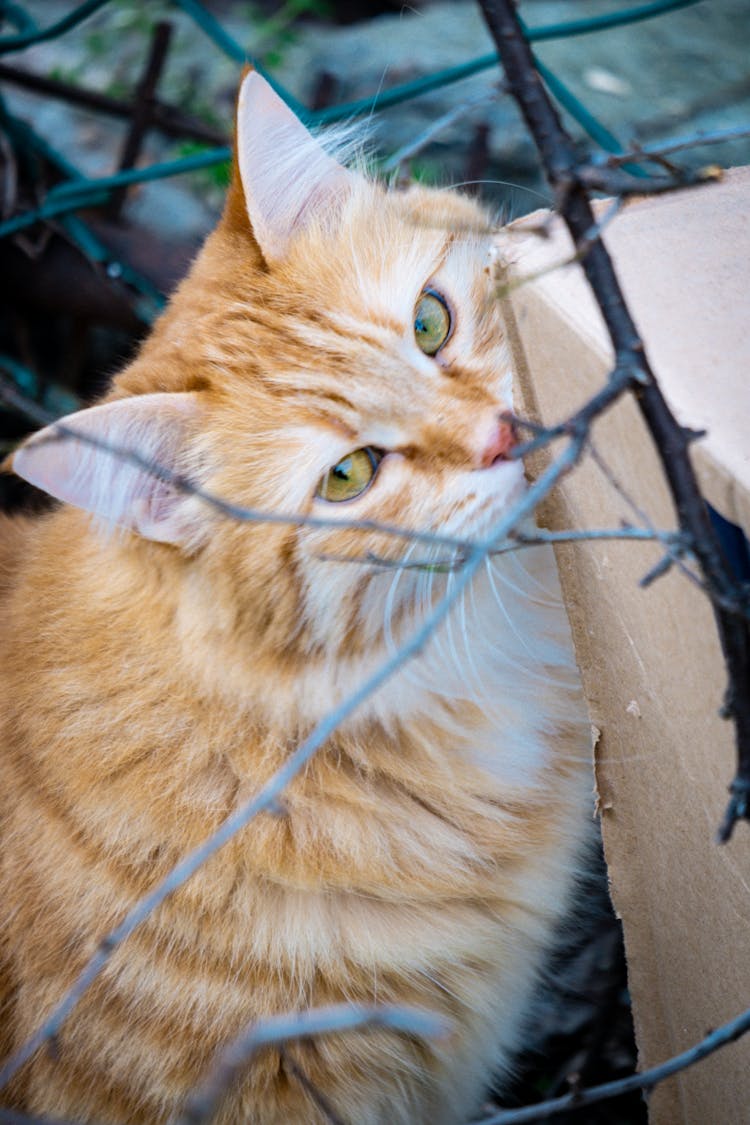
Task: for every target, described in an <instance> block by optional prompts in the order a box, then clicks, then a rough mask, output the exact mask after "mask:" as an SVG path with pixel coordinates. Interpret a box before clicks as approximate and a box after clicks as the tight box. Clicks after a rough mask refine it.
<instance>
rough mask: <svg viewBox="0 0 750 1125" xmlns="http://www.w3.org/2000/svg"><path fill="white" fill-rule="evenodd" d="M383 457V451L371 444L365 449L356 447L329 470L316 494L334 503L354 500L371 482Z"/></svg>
mask: <svg viewBox="0 0 750 1125" xmlns="http://www.w3.org/2000/svg"><path fill="white" fill-rule="evenodd" d="M382 459H383V455H382V453H380V452H378V450H376V449H372V448H371V447H370V446H369V445H368V446H366V447H365V448H364V449H355V450H354V452H353V453H348V454H347V455H346V457H343V458H342V459H341V461H339V463H338V465H334V466H333V468H332V469H329V470H328V472H327V473H326V475H325V476H324V477H323V479H322V480H321V482H320V484H319V485H318V489H317V492H316V496H320V498H321V499H322V500H328V501H329V502H330V503H333V504H337V503H338V502H339V501H340V500H354V498H355V497H356V496H360V495H361V494H362V493H363V492H364V491H365V489H366V488H367V486H368V485H369V484H370V483H371V481H372V478H373V477H374V476H375V473H376V472H377V469H378V465H379V464H380V462H381V461H382Z"/></svg>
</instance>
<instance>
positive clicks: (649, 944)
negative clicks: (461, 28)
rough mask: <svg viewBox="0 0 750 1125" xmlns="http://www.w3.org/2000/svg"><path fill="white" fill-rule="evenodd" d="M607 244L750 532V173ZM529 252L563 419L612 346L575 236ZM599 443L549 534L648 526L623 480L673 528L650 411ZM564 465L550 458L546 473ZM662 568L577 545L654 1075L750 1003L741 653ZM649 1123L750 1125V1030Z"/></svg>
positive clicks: (621, 552)
mask: <svg viewBox="0 0 750 1125" xmlns="http://www.w3.org/2000/svg"><path fill="white" fill-rule="evenodd" d="M603 210H604V212H605V213H606V210H607V207H606V205H605V206H604V208H603ZM600 213H601V212H600ZM535 218H536V220H537V221H538V220H539V216H538V215H537V216H536V217H535ZM606 241H607V244H608V245H609V246H610V248H611V250H612V251H613V256H614V259H615V264H616V268H617V270H618V273H619V274H620V276H621V278H622V281H623V286H624V289H625V292H626V295H627V298H628V301H629V303H630V305H631V309H632V311H633V313H634V315H635V319H636V322H637V324H638V326H639V328H640V330H641V333H642V336H643V339H644V341H645V343H646V347H647V350H648V353H649V355H650V357H651V359H652V362H653V365H654V368H655V370H656V374H657V376H658V378H659V379H660V381H661V383H662V386H663V389H664V391H665V393H666V395H667V397H668V399H669V400H670V403H671V404H672V406H673V409H674V410H675V412H676V413H677V415H678V417H679V419H680V420H681V421H682V422H683V423H685V424H687V425H690V426H693V427H696V428H706V429H708V431H709V432H708V436H707V437H706V438H705V439H704V440H703V441H701V442H700V443H699V444H698V445H697V446H696V447H695V463H696V467H697V469H698V472H699V476H700V479H701V483H702V485H703V487H704V488H705V490H706V493H707V495H708V497H709V499H710V500H711V502H712V503H713V504H714V505H715V506H716V507H717V508H718V509H719V510H720V511H721V512H722V513H723V514H724V515H725V516H726V517H727V518H729V519H731V520H733V521H734V522H737V523H740V524H741V525H742V526H744V528H745V530H746V531H747V532H750V440H748V439H749V438H750V433H749V431H750V381H749V380H748V375H749V374H750V313H749V312H748V301H747V285H748V280H749V279H750V170H739V171H736V172H733V173H732V174H731V175H729V176H728V177H727V179H726V181H724V182H722V183H720V184H716V185H709V186H706V187H702V188H698V189H695V190H691V191H689V192H679V193H675V194H674V195H670V196H662V197H658V198H656V197H652V198H649V199H645V200H643V201H642V202H637V203H634V204H632V205H631V206H630V207H628V208H627V209H626V210H625V211H624V213H622V214H620V215H618V216H617V217H616V218H615V219H614V221H613V222H612V224H611V226H610V227H609V228H608V230H607V236H606ZM513 247H514V248H512V250H511V253H512V254H513V256H514V257H515V259H516V261H515V265H514V274H515V276H516V278H519V277H529V276H530V275H532V276H534V275H536V278H535V280H533V281H530V282H527V283H526V284H523V285H520V286H518V287H517V288H515V289H514V290H513V292H512V294H511V296H510V299H509V300H508V301H507V302H506V305H507V306H508V308H507V313H508V326H509V335H510V337H511V344H512V347H513V351H514V354H515V358H516V364H517V368H518V373H519V381H520V384H521V392H522V397H523V409H524V410H525V411H526V412H527V413H530V414H531V415H532V416H536V417H537V418H539V419H541V420H542V421H543V422H545V423H548V424H549V423H552V422H556V421H560V420H561V419H563V418H565V417H566V416H567V415H569V414H570V413H572V412H573V411H574V410H575V409H576V408H577V407H578V406H580V405H581V404H582V403H583V402H584V401H586V399H587V398H589V397H590V396H591V395H592V394H593V393H594V392H595V391H596V390H597V389H598V388H599V387H600V386H601V385H602V384H603V382H604V381H605V379H606V377H607V374H608V372H609V370H610V366H611V349H610V347H609V344H608V340H607V337H606V333H605V330H604V328H603V325H602V322H601V318H600V316H599V314H598V311H597V310H596V308H595V306H594V304H593V299H592V298H591V295H590V293H589V291H588V289H587V287H586V284H585V282H584V280H583V278H582V275H581V272H580V269H579V267H578V266H577V265H573V266H567V267H565V268H563V269H556V270H552V271H550V272H545V271H546V270H547V267H549V266H551V265H552V264H554V263H557V262H559V261H562V260H564V259H565V258H566V257H568V256H569V254H570V244H569V242H568V240H567V236H565V235H564V234H563V233H562V231H561V230H560V229H559V227H558V226H557V224H556V223H553V225H552V227H551V237H550V238H548V239H541V238H539V237H536V236H533V235H528V234H527V235H525V236H522V237H521V236H519V237H518V239H517V241H516V239H515V236H514V244H513ZM540 271H541V272H540ZM593 443H594V446H595V448H596V450H597V452H598V453H599V454H600V456H601V458H602V459H603V461H604V462H605V463H606V471H604V470H603V469H602V468H601V467H599V466H597V464H596V463H595V462H594V461H593V460H591V459H590V458H588V459H587V460H586V461H585V463H583V464H582V465H581V466H580V467H579V468H578V469H577V470H576V471H575V472H574V473H573V474H571V475H570V476H569V477H567V478H566V479H565V481H564V482H563V483H562V484H561V486H560V487H559V489H558V490H557V492H556V494H555V496H554V497H553V498H551V499H550V500H549V502H548V504H547V506H546V508H545V511H544V513H543V521H542V522H545V523H547V524H548V525H549V526H551V527H555V528H562V527H574V528H581V527H590V528H596V527H601V528H606V527H617V526H618V524H619V523H620V521H621V520H623V519H625V520H628V521H630V522H631V523H632V522H637V517H636V516H635V515H634V512H633V509H632V508H631V506H630V504H629V503H628V502H627V501H626V500H625V499H624V498H623V496H622V495H621V494H620V492H618V488H617V487H616V484H615V482H616V483H617V484H620V485H622V486H624V487H625V489H626V490H627V493H628V496H629V498H630V499H631V500H632V501H633V502H635V504H636V505H637V506H638V507H639V508H641V509H643V510H644V511H645V512H647V513H648V516H649V518H650V519H651V520H652V521H653V524H654V525H655V526H657V527H661V528H671V527H674V525H675V521H674V514H673V509H672V504H671V501H670V498H669V495H668V492H667V490H666V487H665V485H664V483H663V481H662V478H661V472H660V468H659V464H658V461H657V457H656V454H655V452H654V450H653V446H652V443H651V440H650V438H649V436H648V433H647V432H646V430H645V427H644V425H643V423H642V422H641V420H640V416H639V413H638V411H637V408H636V406H635V404H634V403H633V401H632V400H630V399H628V400H625V401H622V402H620V403H618V404H617V405H616V406H615V407H614V408H613V409H612V410H611V411H610V412H609V414H608V415H607V416H606V417H604V418H602V419H600V420H598V421H597V422H596V423H595V426H594V428H593ZM549 457H550V453H549V451H545V452H544V453H542V454H540V455H539V457H538V459H537V461H538V463H537V466H536V468H537V469H538V468H540V467H541V465H543V464H544V463H545V459H546V462H548V460H549ZM534 468H535V466H534V465H532V472H533V471H534ZM660 557H661V552H660V550H659V548H658V546H657V545H655V544H653V543H635V542H623V541H613V542H599V543H594V542H587V543H582V544H575V545H567V546H564V547H561V548H560V549H559V553H558V559H559V563H560V569H561V579H562V583H563V590H564V594H565V598H566V604H567V607H568V612H569V615H570V619H571V624H572V627H573V634H574V639H575V643H576V651H577V657H578V661H579V665H580V668H581V674H582V677H583V681H584V687H585V690H586V694H587V698H588V701H589V707H590V711H591V719H592V723H593V724H594V725H595V726H596V727H597V728H598V729H599V730H600V731H601V737H600V739H599V742H598V746H597V762H596V770H597V785H598V790H599V798H600V805H601V811H602V826H603V833H604V841H605V851H606V856H607V862H608V865H609V871H610V879H611V886H612V894H613V900H614V903H615V906H616V909H617V910H618V913H619V914H620V915H621V917H622V919H623V925H624V930H625V940H626V950H627V955H628V965H629V976H630V986H631V992H632V996H633V1004H634V1016H635V1022H636V1032H637V1038H638V1044H639V1051H640V1060H641V1065H642V1066H643V1067H648V1066H652V1065H654V1064H656V1063H658V1062H661V1061H662V1060H664V1059H665V1058H667V1057H669V1056H670V1055H672V1054H675V1053H677V1052H678V1051H681V1050H684V1049H685V1048H687V1047H689V1046H690V1045H692V1044H693V1043H694V1042H695V1041H697V1040H698V1039H700V1038H701V1037H702V1036H703V1035H704V1034H705V1033H706V1032H707V1031H708V1030H709V1029H710V1028H712V1027H715V1026H717V1025H718V1024H719V1023H722V1022H724V1021H725V1020H727V1019H729V1018H731V1017H732V1016H735V1015H737V1014H738V1013H739V1012H740V1011H742V1010H743V1009H744V1008H746V1007H748V1006H750V830H749V826H748V825H746V824H740V825H738V826H737V829H736V830H735V835H734V838H733V839H732V841H731V842H730V843H729V844H728V845H726V846H724V847H720V846H718V845H717V844H716V843H715V842H714V841H715V833H716V828H717V826H718V824H719V822H720V820H721V817H722V813H723V811H724V808H725V804H726V800H727V785H728V783H729V781H730V779H731V777H732V774H733V767H734V751H733V735H732V730H731V727H730V726H729V724H727V723H726V722H724V721H723V720H721V719H720V718H719V716H718V708H719V706H720V704H721V699H722V692H723V688H724V670H723V662H722V658H721V653H720V649H719V645H718V641H717V639H716V632H715V628H714V624H713V617H712V613H711V610H710V607H709V605H708V603H707V601H706V599H705V598H704V596H703V594H702V593H701V591H700V590H698V589H697V588H696V587H695V586H694V585H693V584H691V582H690V581H689V580H688V579H687V578H685V576H684V575H682V574H680V573H676V572H673V573H670V574H668V575H667V576H666V577H664V578H661V579H660V580H658V581H657V582H656V583H654V585H652V586H651V587H649V588H648V589H645V590H644V589H641V588H639V586H638V581H639V579H640V578H641V577H642V576H643V575H644V574H645V573H646V572H647V571H648V570H649V569H650V568H651V567H652V566H653V565H654V563H656V562H657V561H658V560H659V558H660ZM650 1116H651V1121H652V1125H748V1122H750V1038H747V1039H745V1040H741V1041H740V1042H738V1043H736V1044H733V1045H732V1046H730V1047H728V1048H725V1049H724V1050H722V1051H721V1052H720V1053H719V1054H717V1055H714V1056H712V1058H710V1059H708V1060H706V1061H704V1062H702V1063H700V1064H698V1066H697V1067H695V1068H693V1069H691V1070H689V1071H687V1072H684V1073H683V1074H682V1075H680V1076H679V1077H676V1078H674V1079H670V1080H669V1082H667V1083H665V1084H663V1085H662V1086H660V1087H659V1088H658V1089H657V1090H656V1091H655V1092H654V1094H653V1095H652V1098H651V1101H650Z"/></svg>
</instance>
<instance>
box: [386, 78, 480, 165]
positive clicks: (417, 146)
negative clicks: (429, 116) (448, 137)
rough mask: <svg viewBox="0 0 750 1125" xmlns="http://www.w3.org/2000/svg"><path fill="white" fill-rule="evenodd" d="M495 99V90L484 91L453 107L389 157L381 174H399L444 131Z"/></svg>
mask: <svg viewBox="0 0 750 1125" xmlns="http://www.w3.org/2000/svg"><path fill="white" fill-rule="evenodd" d="M493 97H494V91H493V90H483V91H482V92H481V93H480V94H475V95H474V96H473V97H471V98H467V99H466V100H465V101H462V102H460V103H459V105H457V106H453V108H452V109H449V110H448V111H447V113H443V114H441V116H440V117H436V118H435V120H434V121H431V122H430V123H429V125H428V126H427V127H426V128H425V129H423V130H422V132H421V133H418V134H417V136H416V137H414V138H413V140H411V141H409V142H407V144H405V145H403V146H402V147H401V148H399V149H397V150H396V151H395V152H394V153H393V154H392V155H391V156H389V157H388V159H387V160H385V161H384V162H383V164H382V165H381V169H380V170H381V172H383V173H384V174H385V175H388V174H389V173H390V172H397V171H398V169H399V166H400V165H401V164H403V162H404V161H405V160H410V159H411V158H412V157H413V156H416V155H417V153H419V152H421V151H422V149H423V148H425V147H426V146H427V145H428V144H429V143H430V141H432V140H433V139H434V138H435V137H437V136H438V134H440V133H442V132H443V130H444V129H447V128H448V127H449V126H451V125H453V124H454V123H455V122H456V121H460V119H461V118H462V117H465V116H466V114H467V113H469V112H470V111H471V110H473V109H475V108H476V107H477V106H478V105H482V104H483V103H485V102H488V101H489V100H490V98H493Z"/></svg>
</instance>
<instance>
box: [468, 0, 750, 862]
mask: <svg viewBox="0 0 750 1125" xmlns="http://www.w3.org/2000/svg"><path fill="white" fill-rule="evenodd" d="M479 3H480V6H481V8H482V10H483V12H484V16H485V20H486V22H487V26H488V28H489V30H490V33H491V35H492V37H493V39H494V40H495V43H496V45H497V48H498V52H499V54H500V58H501V61H502V63H503V67H504V71H505V77H506V82H507V84H508V88H509V90H510V92H511V93H512V94H513V96H514V97H515V99H516V101H517V103H518V105H519V107H520V109H521V112H522V113H523V116H524V118H525V120H526V124H527V126H528V128H529V130H530V132H531V135H532V137H533V138H534V141H535V142H536V145H537V148H538V150H539V153H540V156H541V159H542V163H543V165H544V169H545V172H546V174H547V178H548V180H549V182H550V185H551V187H552V189H553V191H554V193H555V196H556V199H557V203H558V208H559V210H560V213H561V215H562V217H563V219H564V220H565V223H566V225H567V227H568V229H569V231H570V233H571V235H572V237H573V241H574V243H575V244H578V243H579V242H581V240H582V239H583V238H584V237H585V236H586V232H587V231H589V230H590V229H591V227H592V225H593V223H594V214H593V212H592V209H591V204H590V202H589V198H588V193H587V187H586V184H585V183H584V182H583V181H582V179H581V176H580V168H579V164H578V159H577V155H576V151H575V147H574V145H573V143H572V141H571V139H570V137H569V136H568V134H567V133H566V132H565V130H564V128H563V126H562V124H561V122H560V119H559V117H558V115H557V112H556V110H555V108H554V106H553V104H552V102H551V100H550V98H549V96H548V94H547V92H546V90H545V88H544V85H543V83H542V81H541V79H540V77H539V74H538V73H537V70H536V68H535V66H534V60H533V57H532V54H531V50H530V48H529V45H528V43H527V42H526V40H525V38H524V35H523V32H522V29H521V26H520V24H519V21H518V18H517V16H516V12H515V6H514V4H513V2H512V0H479ZM581 266H582V268H583V271H584V273H585V275H586V277H587V279H588V281H589V283H590V285H591V288H592V291H593V294H594V297H595V298H596V301H597V303H598V305H599V308H600V310H601V313H602V316H603V318H604V322H605V324H606V326H607V329H608V331H609V334H610V337H611V340H612V344H613V346H614V350H615V355H616V367H615V375H616V374H617V372H618V371H620V372H623V371H626V372H630V382H631V388H632V389H633V390H634V392H635V399H636V402H637V405H638V407H639V409H640V411H641V414H642V416H643V419H644V421H645V423H646V426H647V427H648V429H649V432H650V433H651V436H652V438H653V440H654V443H655V445H656V448H657V451H658V454H659V457H660V459H661V463H662V467H663V469H664V473H665V476H666V479H667V482H668V485H669V488H670V492H671V494H672V498H673V501H674V504H675V508H676V511H677V519H678V522H679V525H680V528H681V530H682V531H683V533H684V535H685V537H686V541H687V543H688V546H689V549H690V550H691V552H692V553H693V554H694V556H695V557H696V559H697V560H698V562H699V564H700V567H701V570H702V571H703V574H704V577H705V581H706V586H707V589H708V593H709V597H710V598H711V601H712V605H713V608H714V614H715V617H716V622H717V627H718V630H719V636H720V640H721V647H722V650H723V653H724V660H725V665H726V670H727V681H728V682H727V690H726V696H725V701H724V707H723V709H722V713H723V714H725V715H726V716H727V717H731V718H732V719H733V720H734V727H735V738H736V747H737V772H736V774H735V777H734V780H733V781H732V783H731V786H730V793H731V799H730V802H729V806H728V808H727V811H726V815H725V817H724V821H723V823H722V825H721V827H720V829H719V839H720V840H721V841H722V842H724V841H726V840H728V839H729V837H730V836H731V834H732V829H733V827H734V825H735V823H736V821H737V820H739V819H750V690H748V685H750V612H748V605H747V594H746V592H745V591H744V590H742V589H740V588H739V585H738V583H737V582H736V581H735V579H734V576H733V575H732V573H731V571H730V569H729V567H728V566H727V564H726V561H725V560H724V557H723V555H722V551H721V548H720V546H719V543H718V540H717V538H716V535H715V534H714V530H713V527H712V526H711V521H710V519H709V516H708V512H707V509H706V505H705V502H704V500H703V497H702V496H701V493H700V489H699V488H698V484H697V481H696V478H695V473H694V470H693V467H692V464H691V462H690V455H689V445H690V441H691V439H692V435H690V434H688V433H686V432H685V430H684V429H683V427H681V426H680V425H679V423H678V422H677V420H676V419H675V418H674V416H673V414H672V413H671V411H670V409H669V407H668V405H667V403H666V401H665V399H664V396H663V395H662V393H661V390H660V388H659V385H658V383H657V381H656V378H655V376H654V373H653V371H652V370H651V367H650V364H649V362H648V359H647V356H646V352H645V348H644V345H643V341H642V340H641V339H640V336H639V334H638V331H637V329H636V326H635V324H634V322H633V319H632V317H631V315H630V312H629V310H628V308H627V306H626V304H625V301H624V298H623V295H622V291H621V289H620V285H619V282H618V279H617V276H616V274H615V271H614V268H613V266H612V262H611V259H610V257H609V254H608V252H607V250H606V248H605V246H604V244H603V242H602V241H601V239H597V240H596V241H594V242H593V243H592V244H591V245H590V247H589V249H588V251H587V253H586V254H584V256H583V258H582V261H581ZM635 372H638V379H637V381H634V380H633V374H634V373H635ZM600 393H601V392H600ZM728 605H732V606H733V607H734V608H733V609H731V610H730V609H728V608H727V606H728Z"/></svg>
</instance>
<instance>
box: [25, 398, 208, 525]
mask: <svg viewBox="0 0 750 1125" xmlns="http://www.w3.org/2000/svg"><path fill="white" fill-rule="evenodd" d="M199 415H200V408H199V405H198V395H196V394H194V393H182V394H177V393H174V394H163V393H159V394H145V395H137V396H135V397H133V398H124V399H118V400H116V401H115V402H106V403H102V404H100V405H98V406H92V407H89V409H88V410H79V411H78V412H77V413H75V414H69V415H68V416H67V417H66V418H62V419H60V422H59V423H52V425H50V426H46V427H45V428H44V429H43V430H39V431H38V432H37V433H35V434H33V435H32V436H31V437H30V438H29V439H28V440H27V441H25V442H24V444H23V445H22V446H20V448H18V449H17V450H16V451H15V453H14V454H13V455H12V456H11V457H9V458H8V459H7V462H6V464H7V466H8V467H9V468H11V469H12V470H13V472H15V473H16V474H17V475H18V476H20V477H23V478H24V480H27V481H29V482H30V483H31V484H34V485H36V487H37V488H41V489H43V490H44V491H45V492H48V493H49V494H50V496H54V497H55V498H56V499H58V500H64V501H65V502H66V503H68V504H73V505H74V506H75V507H77V508H83V509H84V510H85V511H87V512H91V514H92V515H95V516H98V517H99V518H100V519H101V520H103V521H104V522H105V523H106V524H109V525H112V524H114V525H116V526H118V527H124V528H127V529H128V530H129V531H134V532H136V533H137V534H138V535H140V536H142V538H144V539H152V540H154V541H155V542H157V543H172V544H174V545H175V546H182V547H195V546H196V545H197V543H198V541H199V539H200V537H201V535H202V531H203V523H204V522H205V521H204V518H203V517H204V510H203V505H202V504H201V502H200V501H199V500H197V499H196V497H195V496H192V495H190V494H189V492H188V490H187V489H183V488H181V487H180V481H181V480H182V478H183V474H184V473H185V462H186V460H187V459H188V458H187V447H188V441H189V437H188V435H189V434H190V432H191V431H192V430H194V429H195V428H196V426H197V423H198V420H199Z"/></svg>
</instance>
